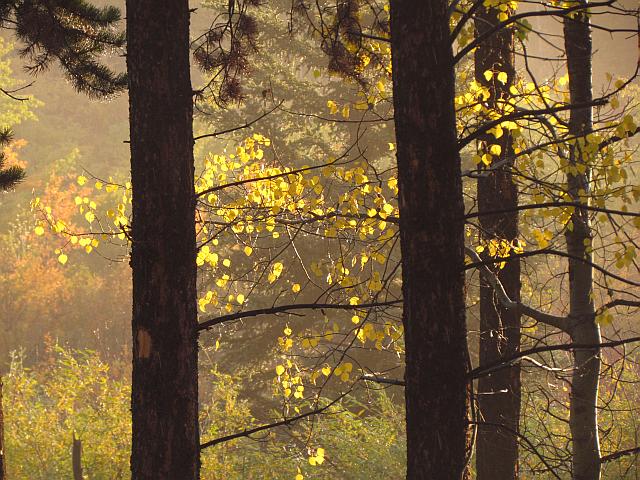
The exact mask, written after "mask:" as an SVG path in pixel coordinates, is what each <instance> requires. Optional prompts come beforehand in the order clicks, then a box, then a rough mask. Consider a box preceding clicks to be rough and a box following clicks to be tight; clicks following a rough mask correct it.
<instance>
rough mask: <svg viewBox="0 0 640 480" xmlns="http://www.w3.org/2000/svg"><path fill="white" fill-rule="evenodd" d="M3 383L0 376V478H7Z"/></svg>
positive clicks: (1, 479) (2, 479) (3, 479)
mask: <svg viewBox="0 0 640 480" xmlns="http://www.w3.org/2000/svg"><path fill="white" fill-rule="evenodd" d="M3 388H4V385H3V383H2V378H1V377H0V480H5V479H6V478H7V464H6V462H5V460H6V458H5V450H4V447H5V445H4V407H3V405H2V400H3V395H2V391H3Z"/></svg>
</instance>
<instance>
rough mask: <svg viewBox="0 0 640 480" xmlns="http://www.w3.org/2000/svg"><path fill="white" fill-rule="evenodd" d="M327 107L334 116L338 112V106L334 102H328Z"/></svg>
mask: <svg viewBox="0 0 640 480" xmlns="http://www.w3.org/2000/svg"><path fill="white" fill-rule="evenodd" d="M327 107H329V113H331V114H332V115H333V114H334V113H336V112H337V111H338V105H336V102H334V101H333V100H327Z"/></svg>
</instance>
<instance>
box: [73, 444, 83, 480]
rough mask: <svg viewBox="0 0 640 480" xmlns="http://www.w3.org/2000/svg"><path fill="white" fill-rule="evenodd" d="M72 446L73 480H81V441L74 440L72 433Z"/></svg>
mask: <svg viewBox="0 0 640 480" xmlns="http://www.w3.org/2000/svg"><path fill="white" fill-rule="evenodd" d="M72 440H73V446H72V447H71V468H72V470H73V480H83V478H84V476H83V474H82V440H80V439H79V438H76V433H75V432H73V437H72Z"/></svg>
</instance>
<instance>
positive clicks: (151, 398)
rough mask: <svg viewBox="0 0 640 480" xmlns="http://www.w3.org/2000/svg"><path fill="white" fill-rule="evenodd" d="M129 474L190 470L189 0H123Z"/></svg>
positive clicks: (185, 479) (194, 418) (165, 478)
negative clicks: (129, 188)
mask: <svg viewBox="0 0 640 480" xmlns="http://www.w3.org/2000/svg"><path fill="white" fill-rule="evenodd" d="M127 45H128V52H127V67H128V74H129V113H130V122H131V178H132V183H133V226H132V255H131V266H132V269H133V325H132V327H133V379H132V380H133V385H132V400H131V404H132V408H131V409H132V418H133V447H132V453H131V469H132V478H133V480H178V479H179V480H189V479H193V480H195V479H197V478H198V471H199V435H198V377H197V375H198V374H197V324H196V322H197V317H196V264H195V256H196V239H195V225H194V221H195V220H194V219H195V200H194V186H193V179H194V167H193V133H192V114H193V110H192V108H193V107H192V89H191V80H190V73H189V4H188V1H187V0H170V1H166V2H161V3H158V2H155V1H153V0H127Z"/></svg>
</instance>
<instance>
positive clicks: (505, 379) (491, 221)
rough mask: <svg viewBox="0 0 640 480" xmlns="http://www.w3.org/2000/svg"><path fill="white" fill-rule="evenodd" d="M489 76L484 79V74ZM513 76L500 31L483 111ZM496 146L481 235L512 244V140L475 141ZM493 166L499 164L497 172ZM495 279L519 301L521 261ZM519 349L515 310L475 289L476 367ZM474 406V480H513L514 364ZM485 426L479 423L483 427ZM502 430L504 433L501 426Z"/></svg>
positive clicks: (483, 60)
mask: <svg viewBox="0 0 640 480" xmlns="http://www.w3.org/2000/svg"><path fill="white" fill-rule="evenodd" d="M498 13H500V10H498V9H497V8H484V7H480V9H479V11H478V13H477V14H476V20H475V26H476V34H477V35H482V34H483V33H485V32H486V31H488V30H490V29H491V28H493V27H495V25H497V24H498V23H499V21H498V18H497V16H498ZM486 71H491V72H493V76H492V77H491V78H490V79H489V80H487V77H485V72H486ZM498 72H505V73H507V81H506V82H505V83H502V82H501V81H499V80H498V78H497V74H498ZM514 77H515V65H514V41H513V31H512V30H511V29H508V28H505V29H502V30H500V31H499V32H497V33H496V34H494V35H492V36H490V37H489V38H488V39H487V40H486V41H484V42H483V43H482V44H480V45H479V46H478V48H477V49H476V51H475V78H476V81H477V82H478V83H480V84H482V85H484V86H486V87H487V88H488V89H489V91H490V92H491V98H489V100H488V101H487V107H488V108H490V109H491V110H494V111H498V112H501V111H502V106H504V102H506V101H508V99H509V96H510V92H509V87H511V85H512V84H513V81H514ZM493 144H497V145H500V147H501V149H502V150H501V154H500V155H499V156H494V160H493V164H492V165H493V167H492V168H493V170H492V171H491V172H490V173H486V174H485V176H483V177H481V178H479V179H478V184H477V185H478V212H479V213H480V214H481V215H480V217H479V219H480V227H481V229H482V232H481V236H482V238H483V239H484V240H485V241H487V242H488V241H491V240H493V239H498V240H507V241H509V242H513V241H514V240H515V239H517V237H518V211H517V207H518V188H517V186H516V184H515V183H514V182H513V178H512V175H511V173H510V169H511V167H512V163H511V162H506V163H504V165H503V162H505V159H507V158H509V157H511V158H513V153H514V152H513V141H512V137H511V135H510V134H509V133H508V131H505V133H504V134H503V135H502V136H501V137H500V138H495V136H494V135H492V134H489V135H486V136H484V137H483V138H482V139H481V142H480V150H481V151H480V152H479V154H480V155H482V154H484V153H488V151H489V146H490V145H493ZM496 165H502V166H500V167H498V168H496ZM509 209H513V211H512V212H510V213H505V214H501V215H490V216H487V215H482V213H484V212H490V211H495V210H509ZM496 275H497V277H498V279H499V280H500V282H501V283H502V285H503V287H504V289H505V291H506V293H507V294H508V295H509V297H510V298H511V299H512V300H513V301H516V302H519V301H520V262H519V261H512V262H508V263H507V264H506V266H505V267H504V268H503V269H502V270H497V271H496ZM519 350H520V315H519V313H518V311H517V309H515V308H514V309H511V310H508V309H506V308H504V307H503V306H502V304H501V303H500V301H499V300H498V299H497V298H496V295H495V293H494V289H493V288H492V286H491V285H490V284H489V283H487V282H485V281H483V282H482V283H481V285H480V349H479V354H480V355H479V356H480V358H479V363H480V365H489V364H491V363H492V362H495V361H497V360H498V359H499V358H500V357H504V356H510V355H514V354H516V353H517V352H518V351H519ZM478 407H479V413H480V418H479V421H480V422H481V423H480V425H479V427H478V433H477V439H476V471H477V478H478V480H513V479H516V478H518V437H517V435H516V434H515V432H518V422H519V420H520V365H519V364H516V365H513V366H510V367H509V368H504V369H502V370H499V371H497V372H495V373H492V374H489V375H486V376H482V377H480V379H479V381H478ZM483 423H484V424H483ZM501 425H504V428H501V427H500V426H501Z"/></svg>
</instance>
